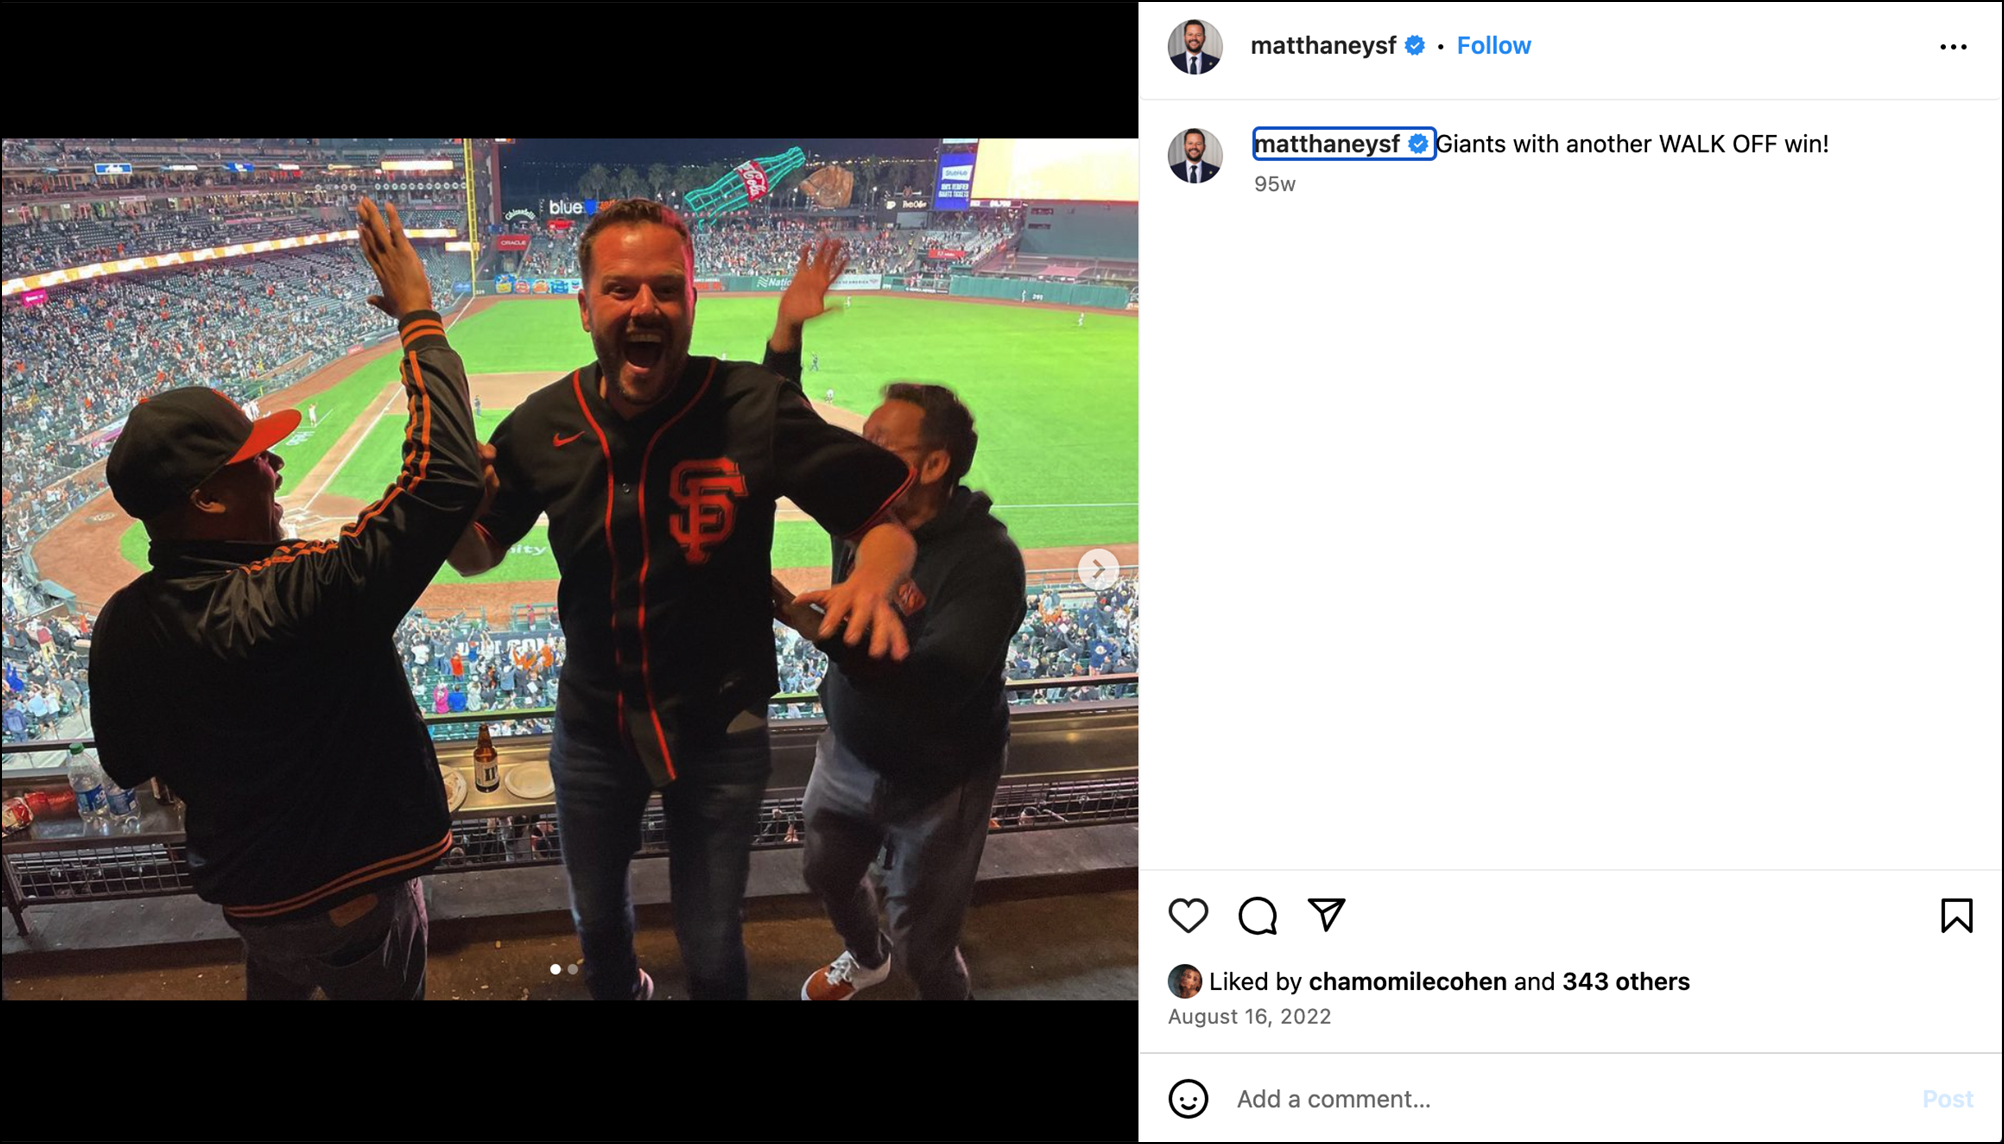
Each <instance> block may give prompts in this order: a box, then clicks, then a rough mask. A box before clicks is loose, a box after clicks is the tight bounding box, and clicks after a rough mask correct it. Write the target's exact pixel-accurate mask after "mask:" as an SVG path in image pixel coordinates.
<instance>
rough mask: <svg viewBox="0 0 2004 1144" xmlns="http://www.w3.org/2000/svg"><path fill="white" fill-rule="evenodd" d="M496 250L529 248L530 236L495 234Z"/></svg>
mask: <svg viewBox="0 0 2004 1144" xmlns="http://www.w3.org/2000/svg"><path fill="white" fill-rule="evenodd" d="M494 249H496V250H527V249H529V236H528V235H526V234H497V235H495V236H494Z"/></svg>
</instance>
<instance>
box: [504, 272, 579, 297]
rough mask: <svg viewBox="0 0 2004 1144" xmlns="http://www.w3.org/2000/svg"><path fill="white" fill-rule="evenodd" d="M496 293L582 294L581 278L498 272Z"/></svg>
mask: <svg viewBox="0 0 2004 1144" xmlns="http://www.w3.org/2000/svg"><path fill="white" fill-rule="evenodd" d="M494 292H495V293H496V294H542V295H545V296H548V295H551V294H582V293H584V279H582V278H517V277H515V276H514V275H512V274H499V275H496V276H495V278H494Z"/></svg>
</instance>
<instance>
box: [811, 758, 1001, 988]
mask: <svg viewBox="0 0 2004 1144" xmlns="http://www.w3.org/2000/svg"><path fill="white" fill-rule="evenodd" d="M1007 760H1008V748H1006V747H1004V748H1003V749H1002V750H1000V751H998V752H997V753H996V757H995V758H994V760H993V761H992V762H990V763H988V764H986V765H983V766H981V767H978V768H976V769H975V770H974V772H973V773H971V774H970V775H969V776H968V777H967V779H966V780H965V781H963V782H962V783H961V784H960V785H959V786H956V787H954V788H953V789H951V790H949V791H947V792H946V793H944V794H941V795H937V796H931V797H925V798H913V797H910V796H908V795H906V794H903V793H901V792H899V791H898V790H897V789H896V788H895V787H894V786H893V785H892V784H890V783H888V782H886V781H885V780H884V779H883V777H882V776H880V775H879V774H878V773H877V772H876V771H874V770H872V769H870V766H869V764H867V763H865V762H864V761H863V760H861V759H859V758H857V757H856V756H855V755H853V754H851V753H850V752H849V750H848V749H847V748H846V747H844V746H843V745H842V743H841V742H840V741H839V740H837V739H836V738H835V735H834V733H833V732H829V733H828V734H825V735H823V736H821V740H820V742H818V743H816V744H815V748H814V775H813V777H812V778H810V779H808V780H807V797H806V799H805V801H804V805H803V806H802V813H803V814H804V816H805V817H806V819H807V853H806V856H805V859H804V861H803V864H802V873H803V874H804V875H805V876H806V879H807V885H808V887H809V888H810V889H812V890H813V891H814V892H815V893H816V894H818V895H820V897H821V904H822V906H823V907H824V908H826V909H827V911H828V920H829V921H831V922H834V923H835V931H836V932H837V933H839V934H841V935H842V940H843V941H844V942H846V943H848V948H849V952H850V953H853V954H855V955H856V957H857V958H858V959H859V960H861V961H862V962H863V964H864V965H867V966H871V967H875V966H879V965H882V964H883V963H884V958H885V957H886V956H890V957H892V958H894V959H896V961H897V963H898V966H899V968H901V969H903V970H904V972H905V975H906V976H908V977H910V978H911V979H912V982H913V983H914V984H916V985H917V986H918V991H919V996H920V997H921V998H923V999H925V1000H928V1001H933V1000H940V1001H960V1000H964V999H965V998H966V997H967V996H968V982H967V963H966V962H965V961H964V960H962V959H961V956H960V930H961V926H962V923H964V922H965V921H966V919H967V905H968V902H969V900H970V899H971V898H972V897H973V895H974V879H975V875H976V874H977V873H978V872H979V871H980V868H981V851H982V848H983V847H985V846H986V845H987V844H988V821H989V814H990V812H991V810H992V809H993V807H994V803H995V788H996V787H997V786H998V785H1000V783H1001V781H1002V768H1003V765H1004V764H1005V763H1006V762H1007ZM880 847H881V848H883V849H884V850H885V853H886V858H885V862H884V890H885V903H884V905H885V910H886V912H887V913H888V915H889V918H890V924H891V932H890V935H889V937H888V938H886V937H885V935H884V933H883V931H882V930H880V929H879V928H878V926H877V892H876V888H875V887H874V886H873V885H871V883H870V879H869V877H868V873H869V868H870V860H871V859H873V858H875V857H876V856H877V851H878V849H879V848H880ZM887 944H888V946H889V948H888V949H886V948H885V946H886V945H887Z"/></svg>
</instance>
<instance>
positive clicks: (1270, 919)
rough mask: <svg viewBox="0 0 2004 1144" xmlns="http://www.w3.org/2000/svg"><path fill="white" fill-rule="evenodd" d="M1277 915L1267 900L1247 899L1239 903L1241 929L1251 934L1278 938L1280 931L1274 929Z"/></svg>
mask: <svg viewBox="0 0 2004 1144" xmlns="http://www.w3.org/2000/svg"><path fill="white" fill-rule="evenodd" d="M1277 914H1278V912H1277V911H1276V910H1275V909H1274V908H1273V903H1272V902H1270V901H1268V900H1266V899H1265V898H1247V899H1246V900H1245V901H1243V902H1241V903H1239V928H1240V929H1242V930H1244V931H1246V932H1247V933H1250V934H1271V935H1273V936H1276V937H1278V936H1279V935H1280V931H1279V930H1277V929H1275V928H1274V919H1275V917H1276V916H1277Z"/></svg>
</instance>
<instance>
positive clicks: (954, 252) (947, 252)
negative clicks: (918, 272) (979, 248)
mask: <svg viewBox="0 0 2004 1144" xmlns="http://www.w3.org/2000/svg"><path fill="white" fill-rule="evenodd" d="M925 256H926V257H927V258H931V259H935V260H945V261H949V262H951V261H953V260H955V259H960V258H966V257H967V252H966V251H965V250H960V249H957V248H955V247H951V246H935V247H933V248H932V249H930V250H928V251H926V252H925Z"/></svg>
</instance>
